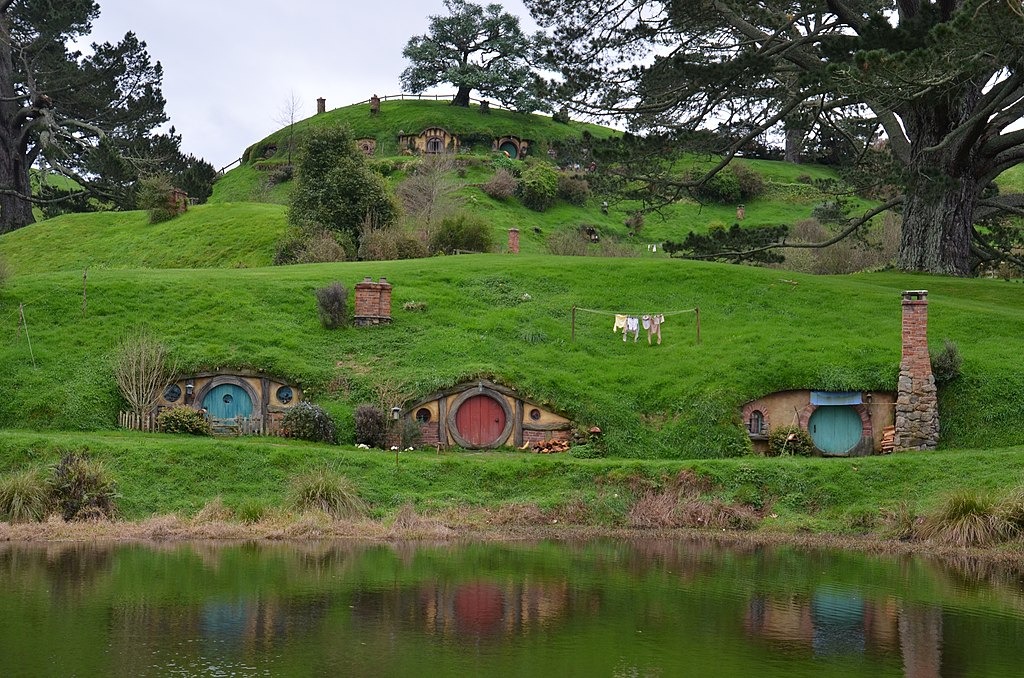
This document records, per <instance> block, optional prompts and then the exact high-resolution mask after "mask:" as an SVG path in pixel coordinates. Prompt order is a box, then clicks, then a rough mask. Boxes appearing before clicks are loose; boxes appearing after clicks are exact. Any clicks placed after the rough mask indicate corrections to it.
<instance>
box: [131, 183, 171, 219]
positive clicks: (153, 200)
mask: <svg viewBox="0 0 1024 678" xmlns="http://www.w3.org/2000/svg"><path fill="white" fill-rule="evenodd" d="M138 202H139V207H141V208H142V209H144V210H146V211H147V212H149V223H151V224H159V223H162V222H164V221H170V220H171V219H173V218H174V217H176V216H178V211H177V209H175V206H174V184H172V183H171V178H170V177H169V176H166V175H162V174H161V175H159V176H155V177H148V178H146V179H143V180H142V181H140V182H139V199H138Z"/></svg>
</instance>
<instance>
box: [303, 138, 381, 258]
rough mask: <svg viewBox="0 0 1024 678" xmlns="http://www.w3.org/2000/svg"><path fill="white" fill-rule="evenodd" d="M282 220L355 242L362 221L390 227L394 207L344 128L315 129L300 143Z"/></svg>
mask: <svg viewBox="0 0 1024 678" xmlns="http://www.w3.org/2000/svg"><path fill="white" fill-rule="evenodd" d="M297 172H298V178H297V180H296V184H295V187H294V189H293V191H292V197H291V206H290V209H289V211H288V220H289V221H290V222H291V223H292V224H293V225H295V226H304V225H307V224H319V225H321V226H323V227H325V228H328V229H330V230H332V231H337V232H339V233H343V234H348V235H349V236H351V237H352V238H356V237H357V236H358V234H359V230H360V227H361V225H362V224H363V223H365V222H366V221H368V220H370V221H373V223H374V224H375V225H376V226H377V227H378V228H384V227H387V226H390V225H391V224H393V223H394V222H395V220H396V219H397V217H398V208H397V206H396V204H395V201H394V198H392V196H391V194H390V193H389V191H388V188H387V184H386V183H385V181H384V179H383V177H381V176H380V175H379V174H377V173H376V172H374V171H373V170H372V169H370V167H369V166H368V165H367V163H366V158H365V156H364V155H363V154H362V152H360V151H359V150H358V149H357V148H356V146H355V143H354V141H353V140H352V136H351V134H350V133H349V131H348V130H347V129H344V128H327V129H318V130H315V131H313V132H311V133H310V134H309V135H308V136H307V137H306V138H305V142H304V144H303V147H302V150H301V154H300V157H299V162H298V165H297Z"/></svg>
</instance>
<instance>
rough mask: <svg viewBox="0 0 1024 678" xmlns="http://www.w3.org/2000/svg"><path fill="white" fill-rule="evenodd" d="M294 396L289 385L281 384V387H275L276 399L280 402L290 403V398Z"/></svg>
mask: <svg viewBox="0 0 1024 678" xmlns="http://www.w3.org/2000/svg"><path fill="white" fill-rule="evenodd" d="M294 397H295V394H294V393H292V387H291V386H282V387H281V388H279V389H277V400H278V402H282V403H284V404H285V405H287V404H288V403H290V402H291V401H292V398H294Z"/></svg>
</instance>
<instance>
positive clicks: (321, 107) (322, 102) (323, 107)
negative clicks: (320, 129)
mask: <svg viewBox="0 0 1024 678" xmlns="http://www.w3.org/2000/svg"><path fill="white" fill-rule="evenodd" d="M326 112H327V99H324V98H323V97H320V98H319V99H317V100H316V114H317V115H320V114H321V113H326Z"/></svg>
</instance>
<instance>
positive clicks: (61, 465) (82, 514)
mask: <svg viewBox="0 0 1024 678" xmlns="http://www.w3.org/2000/svg"><path fill="white" fill-rule="evenodd" d="M50 493H51V496H52V498H53V504H54V506H55V507H56V509H57V510H58V511H59V512H60V514H61V516H62V517H63V518H64V520H90V519H97V518H113V517H114V515H115V514H116V512H117V507H116V500H117V497H118V494H117V485H116V483H115V482H114V481H113V480H112V479H111V478H110V476H109V474H108V473H107V470H106V468H104V466H103V464H102V463H100V462H99V461H96V460H94V459H90V458H89V457H88V456H87V455H86V454H84V453H80V452H68V453H67V454H65V455H64V456H63V457H61V460H60V461H59V462H57V464H56V465H54V466H53V468H52V470H51V474H50Z"/></svg>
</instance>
